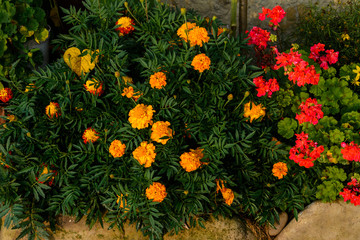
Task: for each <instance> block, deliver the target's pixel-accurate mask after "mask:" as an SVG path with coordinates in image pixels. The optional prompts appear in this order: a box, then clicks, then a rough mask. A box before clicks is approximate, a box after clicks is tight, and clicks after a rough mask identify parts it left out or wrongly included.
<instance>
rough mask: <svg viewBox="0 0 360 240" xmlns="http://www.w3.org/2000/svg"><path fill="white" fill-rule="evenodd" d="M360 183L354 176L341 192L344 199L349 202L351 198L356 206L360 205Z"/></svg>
mask: <svg viewBox="0 0 360 240" xmlns="http://www.w3.org/2000/svg"><path fill="white" fill-rule="evenodd" d="M359 189H360V183H359V182H358V180H356V178H352V179H351V181H350V182H348V183H347V186H346V187H344V189H343V191H342V192H340V196H342V197H343V198H344V201H345V202H347V201H349V200H350V202H351V203H352V204H354V206H357V205H360V193H359Z"/></svg>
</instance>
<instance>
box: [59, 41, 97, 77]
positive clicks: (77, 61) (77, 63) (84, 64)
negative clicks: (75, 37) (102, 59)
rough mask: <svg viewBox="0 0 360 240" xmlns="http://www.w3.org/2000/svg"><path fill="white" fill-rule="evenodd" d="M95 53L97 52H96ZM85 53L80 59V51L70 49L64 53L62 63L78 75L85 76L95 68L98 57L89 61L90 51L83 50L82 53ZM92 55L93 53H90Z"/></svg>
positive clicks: (73, 48) (74, 48)
mask: <svg viewBox="0 0 360 240" xmlns="http://www.w3.org/2000/svg"><path fill="white" fill-rule="evenodd" d="M96 51H97V52H98V51H99V50H96ZM84 52H86V53H87V54H86V55H84V56H82V57H80V56H79V55H80V54H81V52H80V50H79V49H78V48H76V47H71V48H69V49H68V50H66V51H65V53H64V61H65V63H66V64H67V65H68V66H69V67H70V68H71V69H72V70H73V71H74V72H75V73H76V74H77V75H78V76H81V74H86V73H88V72H90V71H91V70H93V69H94V68H95V64H96V63H97V62H98V58H99V57H98V56H96V58H95V59H94V61H91V55H90V50H88V49H84V50H83V53H84ZM91 53H92V54H93V53H94V52H91Z"/></svg>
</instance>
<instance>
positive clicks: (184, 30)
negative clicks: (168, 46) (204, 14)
mask: <svg viewBox="0 0 360 240" xmlns="http://www.w3.org/2000/svg"><path fill="white" fill-rule="evenodd" d="M194 27H196V23H191V22H186V23H184V24H183V25H181V27H180V28H179V29H178V30H177V35H178V36H179V37H180V38H182V39H184V40H185V41H187V40H188V35H189V31H190V30H191V29H193V28H194Z"/></svg>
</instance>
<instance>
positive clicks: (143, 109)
mask: <svg viewBox="0 0 360 240" xmlns="http://www.w3.org/2000/svg"><path fill="white" fill-rule="evenodd" d="M154 112H155V110H153V108H152V106H151V105H149V106H147V105H144V104H139V105H136V107H135V108H133V109H131V110H130V112H129V122H130V123H131V127H132V128H137V129H143V128H147V127H148V126H149V125H152V123H153V121H152V117H153V114H154Z"/></svg>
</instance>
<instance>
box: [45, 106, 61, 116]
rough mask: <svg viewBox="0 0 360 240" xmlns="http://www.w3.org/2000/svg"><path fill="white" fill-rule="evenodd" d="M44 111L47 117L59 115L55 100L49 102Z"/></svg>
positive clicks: (58, 107)
mask: <svg viewBox="0 0 360 240" xmlns="http://www.w3.org/2000/svg"><path fill="white" fill-rule="evenodd" d="M45 113H46V115H48V117H49V118H53V117H54V116H55V117H56V118H57V117H58V116H60V115H61V112H60V106H59V104H58V103H56V102H50V104H49V105H47V106H46V108H45Z"/></svg>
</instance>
